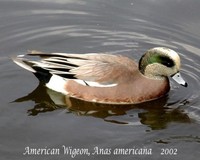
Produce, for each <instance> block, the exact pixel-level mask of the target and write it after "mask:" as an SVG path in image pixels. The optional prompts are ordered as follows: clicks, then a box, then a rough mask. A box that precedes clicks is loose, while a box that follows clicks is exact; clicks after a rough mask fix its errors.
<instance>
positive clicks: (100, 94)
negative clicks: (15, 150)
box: [12, 47, 187, 104]
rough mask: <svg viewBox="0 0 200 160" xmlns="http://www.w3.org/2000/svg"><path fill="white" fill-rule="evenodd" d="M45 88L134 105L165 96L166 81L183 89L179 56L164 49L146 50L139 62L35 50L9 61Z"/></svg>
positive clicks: (96, 54)
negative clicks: (25, 71)
mask: <svg viewBox="0 0 200 160" xmlns="http://www.w3.org/2000/svg"><path fill="white" fill-rule="evenodd" d="M12 60H13V61H14V62H15V63H16V64H17V65H19V66H20V67H22V68H24V69H26V70H28V71H30V72H32V73H33V74H34V75H35V76H36V77H37V78H38V79H39V81H40V83H42V84H43V85H45V86H46V87H47V88H49V89H51V90H53V91H56V92H60V93H61V94H64V95H66V96H68V97H73V98H76V99H81V100H84V101H89V102H94V103H106V104H138V103H143V102H146V101H151V100H155V99H158V98H160V97H163V96H165V95H166V94H167V93H168V92H169V91H170V82H169V77H172V79H174V80H175V81H176V82H177V83H178V84H180V85H182V86H184V87H187V83H186V82H185V80H184V79H183V78H182V76H181V74H180V66H181V61H180V56H179V55H178V53H177V52H175V51H174V50H172V49H169V48H166V47H155V48H151V49H149V50H147V51H146V52H145V54H144V55H143V56H141V58H140V60H139V62H138V63H137V62H136V61H135V60H133V59H131V58H128V57H126V56H122V55H113V54H106V53H85V54H76V53H46V52H40V51H36V50H32V51H28V52H27V53H26V54H23V55H18V56H14V57H12Z"/></svg>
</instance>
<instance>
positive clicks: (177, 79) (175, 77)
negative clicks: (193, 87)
mask: <svg viewBox="0 0 200 160" xmlns="http://www.w3.org/2000/svg"><path fill="white" fill-rule="evenodd" d="M172 78H173V79H174V80H175V81H176V82H177V83H178V84H180V85H182V86H184V87H187V86H188V84H187V83H186V82H185V81H184V79H183V78H182V77H181V74H180V72H177V73H176V74H174V75H173V76H172Z"/></svg>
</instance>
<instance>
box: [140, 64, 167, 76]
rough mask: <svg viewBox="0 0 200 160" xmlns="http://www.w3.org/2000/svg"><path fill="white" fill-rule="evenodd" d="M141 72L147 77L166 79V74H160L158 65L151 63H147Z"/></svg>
mask: <svg viewBox="0 0 200 160" xmlns="http://www.w3.org/2000/svg"><path fill="white" fill-rule="evenodd" d="M139 70H140V72H141V73H142V74H143V75H144V76H145V77H147V78H150V79H155V80H164V79H166V77H165V76H162V75H160V72H158V71H159V67H158V65H155V64H151V65H147V66H145V67H144V68H142V69H140V68H139Z"/></svg>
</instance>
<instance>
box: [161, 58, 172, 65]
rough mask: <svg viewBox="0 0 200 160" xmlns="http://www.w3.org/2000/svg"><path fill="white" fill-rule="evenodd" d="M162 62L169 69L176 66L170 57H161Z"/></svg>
mask: <svg viewBox="0 0 200 160" xmlns="http://www.w3.org/2000/svg"><path fill="white" fill-rule="evenodd" d="M160 62H161V63H162V64H163V65H165V66H167V67H173V66H174V61H173V60H171V59H170V58H168V57H160Z"/></svg>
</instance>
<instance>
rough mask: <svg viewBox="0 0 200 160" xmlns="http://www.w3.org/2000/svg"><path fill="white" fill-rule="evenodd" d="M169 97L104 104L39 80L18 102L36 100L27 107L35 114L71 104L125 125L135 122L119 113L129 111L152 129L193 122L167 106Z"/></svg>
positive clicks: (87, 113) (76, 109)
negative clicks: (77, 96) (127, 103)
mask: <svg viewBox="0 0 200 160" xmlns="http://www.w3.org/2000/svg"><path fill="white" fill-rule="evenodd" d="M167 98H168V97H167V96H166V97H163V98H160V99H158V100H154V101H150V102H145V103H142V104H136V105H112V104H100V103H91V102H86V101H82V100H79V99H74V98H69V97H67V96H64V95H62V94H60V93H57V92H54V91H52V90H50V89H47V88H46V87H45V86H43V85H42V84H39V85H38V87H37V88H36V89H35V90H34V91H33V92H31V93H30V94H28V95H26V96H24V97H21V98H18V99H16V100H15V101H14V102H23V101H29V100H31V101H34V102H35V106H34V107H33V108H32V109H29V110H28V111H27V112H28V114H29V115H32V116H36V115H38V114H39V113H44V112H50V111H53V110H55V109H59V108H67V110H68V111H69V112H72V113H75V114H77V115H80V116H93V117H98V118H102V119H104V120H105V121H107V122H112V123H118V124H125V125H128V124H129V123H130V124H131V123H133V122H130V121H127V120H124V119H123V118H117V117H122V116H127V115H128V116H129V119H131V118H135V117H137V118H136V119H137V120H135V121H136V122H134V123H135V124H136V123H139V124H141V123H142V124H145V125H148V126H149V127H151V129H164V128H166V127H167V124H168V123H170V122H179V123H189V122H190V118H189V117H188V116H187V114H185V113H184V112H183V111H182V110H181V109H180V108H179V107H175V106H173V107H169V106H167ZM130 112H131V114H130Z"/></svg>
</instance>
